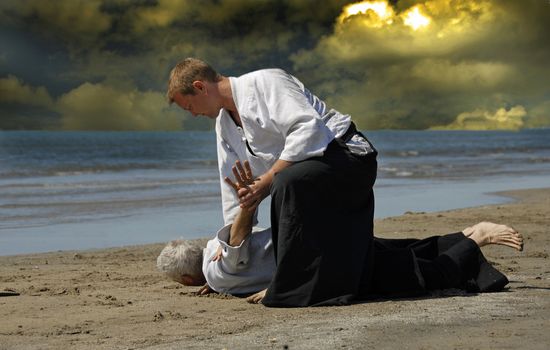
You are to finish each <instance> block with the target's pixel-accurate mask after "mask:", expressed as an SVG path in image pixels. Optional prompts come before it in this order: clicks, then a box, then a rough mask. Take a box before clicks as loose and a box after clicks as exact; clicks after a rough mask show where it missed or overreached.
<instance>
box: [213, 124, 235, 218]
mask: <svg viewBox="0 0 550 350" xmlns="http://www.w3.org/2000/svg"><path fill="white" fill-rule="evenodd" d="M218 119H220V118H218ZM221 132H222V131H221V125H220V123H219V120H218V122H217V123H216V145H217V153H218V170H219V174H220V191H221V195H222V209H223V222H224V224H225V225H227V224H230V223H232V222H233V221H234V220H235V216H237V213H238V210H239V198H238V197H237V194H236V193H235V191H234V190H233V189H232V188H231V186H229V185H228V184H227V183H226V182H225V180H224V178H225V177H226V176H227V177H229V178H233V173H232V171H231V167H232V166H233V165H234V164H235V162H236V161H237V160H238V159H239V158H238V156H237V153H236V152H235V151H234V150H233V148H232V147H231V146H230V145H229V144H228V143H227V142H226V141H225V140H224V139H223V138H222V136H221Z"/></svg>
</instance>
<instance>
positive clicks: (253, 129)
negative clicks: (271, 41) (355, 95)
mask: <svg viewBox="0 0 550 350" xmlns="http://www.w3.org/2000/svg"><path fill="white" fill-rule="evenodd" d="M229 80H230V83H231V91H232V94H233V99H234V101H235V105H236V106H237V110H238V113H239V116H240V117H241V121H242V125H243V127H242V128H241V127H238V126H237V125H236V124H235V122H234V121H233V119H231V116H230V115H229V113H228V112H227V111H226V110H225V109H222V110H220V114H219V115H218V118H217V119H216V136H217V151H218V167H219V172H220V180H221V181H220V183H221V193H222V205H223V218H224V222H225V224H229V223H231V222H233V220H234V218H235V216H236V214H237V211H238V210H239V201H238V198H237V195H236V193H235V192H234V190H233V189H232V188H231V187H230V186H228V185H227V184H226V183H225V182H224V181H223V178H224V177H226V176H228V177H230V178H233V174H232V172H231V167H232V166H233V165H234V164H235V161H236V160H241V161H244V160H248V161H249V162H250V165H251V168H252V172H253V174H254V176H259V175H261V174H264V173H265V172H266V171H267V170H269V169H270V168H271V166H273V164H274V163H275V161H277V160H278V159H282V160H286V161H290V162H297V161H301V160H304V159H308V158H311V157H314V156H321V155H323V152H324V151H325V149H326V147H327V145H328V144H329V143H330V142H331V141H332V140H333V139H334V138H335V137H340V136H342V135H343V134H344V133H345V132H346V131H347V129H348V127H349V125H350V123H351V117H350V116H349V115H345V114H341V113H340V112H338V111H336V110H334V109H329V108H327V106H326V104H325V103H324V102H323V101H322V100H320V99H319V98H318V97H316V96H315V95H313V94H312V93H311V92H309V90H307V89H306V88H305V87H304V84H302V83H301V82H300V81H299V80H298V79H297V78H295V77H293V76H292V75H290V74H288V73H286V72H285V71H283V70H281V69H264V70H259V71H255V72H251V73H248V74H245V75H242V76H240V77H237V78H235V77H230V78H229ZM247 141H248V146H247V143H246V142H247ZM255 223H256V221H255Z"/></svg>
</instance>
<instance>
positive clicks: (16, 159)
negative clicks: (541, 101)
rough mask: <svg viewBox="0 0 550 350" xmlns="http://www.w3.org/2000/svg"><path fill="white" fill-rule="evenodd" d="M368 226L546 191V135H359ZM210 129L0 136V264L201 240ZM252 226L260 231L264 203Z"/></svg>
mask: <svg viewBox="0 0 550 350" xmlns="http://www.w3.org/2000/svg"><path fill="white" fill-rule="evenodd" d="M365 134H366V135H367V137H368V138H369V139H370V140H372V142H373V143H374V145H375V147H376V148H377V149H378V151H379V157H378V165H379V169H378V179H377V182H376V185H375V196H376V211H375V213H376V214H375V216H376V217H377V218H383V217H388V216H395V215H401V214H403V213H405V212H432V211H440V210H449V209H455V208H463V207H471V206H480V205H487V204H497V203H505V202H508V201H511V199H510V198H507V197H504V196H501V195H498V194H495V192H499V191H506V190H514V189H527V188H542V187H550V129H547V128H545V129H530V130H521V131H393V130H392V131H389V130H382V131H367V132H365ZM215 139H216V137H215V134H214V132H213V131H209V132H206V131H181V132H54V131H0V255H14V254H23V253H37V252H46V251H58V250H80V249H94V248H106V247H115V246H125V245H137V244H145V243H153V242H167V241H169V240H172V239H177V238H182V237H183V238H198V237H211V236H213V235H214V234H215V233H216V231H217V230H218V229H219V228H220V227H221V226H222V224H223V220H222V215H221V204H220V181H219V176H218V173H217V165H216V163H217V160H216V145H215ZM264 202H265V203H263V204H262V206H261V208H260V215H259V218H260V225H262V226H264V227H268V226H269V203H268V201H264Z"/></svg>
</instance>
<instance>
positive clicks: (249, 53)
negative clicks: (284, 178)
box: [0, 0, 550, 130]
mask: <svg viewBox="0 0 550 350" xmlns="http://www.w3.org/2000/svg"><path fill="white" fill-rule="evenodd" d="M349 3H352V2H351V1H343V0H329V1H323V2H318V1H311V0H284V1H275V0H208V1H192V0H157V1H154V0H141V1H137V0H89V1H77V0H59V1H39V0H28V1H14V0H7V1H3V2H2V3H0V21H1V22H0V23H2V24H0V36H2V38H3V47H2V49H1V51H0V78H2V79H4V80H5V79H11V80H10V81H12V82H13V81H14V79H15V80H16V81H17V82H18V84H19V85H17V86H16V85H13V84H12V85H9V86H8V85H6V84H5V85H6V86H8V87H7V88H6V89H8V90H9V93H8V92H6V96H7V95H10V96H13V95H14V94H15V95H17V94H22V96H23V95H25V94H27V95H28V94H29V91H30V92H31V93H33V94H35V95H36V96H35V97H36V98H38V96H39V95H40V96H42V97H40V98H38V100H40V99H41V98H42V99H43V98H44V97H43V96H45V95H44V94H42V91H43V92H45V93H46V94H47V96H49V98H50V102H48V103H44V104H42V105H40V106H37V105H36V104H35V105H32V104H30V102H28V100H26V99H25V100H24V99H18V100H17V101H14V100H13V99H11V100H9V101H7V98H0V103H1V104H0V112H1V113H2V116H3V117H2V119H0V128H13V125H16V124H17V118H18V117H17V116H18V113H20V115H21V120H23V119H24V120H25V123H20V125H23V127H25V128H28V127H29V125H32V121H33V120H34V121H35V125H36V128H43V127H44V125H46V124H47V125H48V127H55V125H58V126H59V127H62V128H68V129H94V130H96V129H101V130H103V129H117V130H118V129H129V130H136V129H154V130H159V129H178V128H182V127H183V128H208V127H211V126H212V125H211V122H209V121H207V120H203V119H195V118H191V117H190V116H189V115H187V114H186V113H184V112H181V111H179V110H177V109H176V108H175V107H168V106H167V105H166V104H165V101H164V99H163V95H164V91H165V86H166V79H167V75H168V72H169V70H170V68H171V67H172V66H173V65H174V64H175V63H176V62H178V61H179V60H181V59H182V58H184V57H187V56H196V57H200V58H203V59H205V60H207V61H209V62H210V63H212V64H213V65H214V66H215V67H216V68H218V69H219V70H220V71H221V72H222V73H224V74H226V75H239V74H242V73H245V72H247V71H250V70H253V69H258V68H264V67H274V66H277V67H282V68H285V69H287V70H289V71H291V72H293V73H294V74H295V75H297V76H298V77H299V78H300V79H301V80H303V81H304V82H305V83H306V84H307V85H308V86H309V87H310V88H311V90H313V91H314V92H316V93H317V94H319V95H321V96H322V97H324V98H326V99H327V100H328V101H330V102H331V104H333V105H334V106H335V107H337V108H339V109H341V110H342V111H345V112H347V113H350V114H352V116H353V118H354V119H355V120H357V121H358V122H359V124H360V126H361V127H363V128H420V129H422V128H428V127H434V126H446V125H448V127H450V128H453V127H458V126H457V125H465V126H464V127H470V126H471V125H474V124H475V125H480V124H479V123H480V122H479V120H483V116H489V117H492V116H495V115H498V116H500V117H501V118H502V116H505V117H506V116H508V115H512V114H513V115H514V117H512V119H513V118H515V119H514V120H516V119H518V118H519V119H518V120H520V121H521V123H519V124H518V123H514V122H510V123H507V122H503V123H494V122H493V121H494V120H497V119H498V118H496V119H494V120H493V119H491V118H489V117H488V119H487V118H486V119H487V120H490V121H488V122H487V127H492V128H499V127H511V126H513V127H531V126H542V125H549V124H550V113H549V112H550V109H549V107H550V106H549V104H548V101H549V100H550V91H549V88H548V86H547V85H548V84H547V83H546V82H547V81H550V75H549V74H550V73H549V70H548V69H547V68H546V65H547V62H549V61H550V45H549V44H548V40H547V38H548V36H549V35H550V30H549V28H550V26H549V25H548V23H550V4H548V3H547V2H546V1H543V0H529V1H520V2H518V1H513V0H507V1H496V0H495V1H473V0H472V1H454V0H431V1H430V0H428V1H391V2H388V3H386V7H387V9H388V11H389V12H388V13H389V14H390V15H389V16H388V17H384V18H383V19H382V18H381V17H380V15H379V14H377V13H376V12H375V11H373V10H368V11H364V12H359V13H356V14H355V15H350V16H348V15H346V11H345V6H346V4H349ZM416 8H417V9H418V11H420V13H421V14H424V15H425V16H426V17H429V18H430V23H429V25H428V26H425V27H418V28H417V29H416V30H414V29H413V27H412V26H411V24H410V23H409V24H407V23H408V22H407V21H408V17H407V16H410V13H411V11H412V10H414V9H416ZM4 39H6V40H4ZM4 80H3V81H4ZM6 81H7V80H6ZM6 91H7V90H6ZM27 95H25V96H27ZM18 106H19V107H18ZM29 106H30V107H31V108H30V107H29ZM516 107H517V108H523V110H524V111H525V113H519V114H518V113H515V114H514V113H512V114H510V113H511V112H510V111H511V110H512V109H513V108H516ZM29 108H30V109H29ZM30 110H32V111H30ZM502 111H505V112H506V113H504V112H502ZM514 111H518V109H515V110H514ZM499 113H500V114H499ZM8 114H9V116H10V117H9V121H8V118H7V117H6V116H7V115H8ZM520 114H521V116H518V115H520ZM43 116H48V117H47V118H46V117H43ZM52 116H53V117H52ZM466 116H469V117H466ZM459 117H460V118H459ZM52 118H53V119H52ZM55 118H57V124H56V123H55V122H54V123H52V122H51V121H52V120H55ZM472 118H473V119H472ZM480 118H481V119H480ZM459 119H460V120H461V121H464V120H474V119H475V120H476V122H475V123H466V124H464V123H463V124H460V123H458V121H457V120H459ZM44 120H47V121H48V122H47V123H44ZM14 122H15V123H14ZM20 127H21V126H20Z"/></svg>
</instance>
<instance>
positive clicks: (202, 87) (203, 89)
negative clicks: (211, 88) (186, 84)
mask: <svg viewBox="0 0 550 350" xmlns="http://www.w3.org/2000/svg"><path fill="white" fill-rule="evenodd" d="M193 87H194V88H195V89H196V90H198V91H199V92H201V93H203V92H206V84H205V83H204V82H203V81H200V80H195V81H194V82H193Z"/></svg>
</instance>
